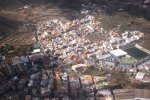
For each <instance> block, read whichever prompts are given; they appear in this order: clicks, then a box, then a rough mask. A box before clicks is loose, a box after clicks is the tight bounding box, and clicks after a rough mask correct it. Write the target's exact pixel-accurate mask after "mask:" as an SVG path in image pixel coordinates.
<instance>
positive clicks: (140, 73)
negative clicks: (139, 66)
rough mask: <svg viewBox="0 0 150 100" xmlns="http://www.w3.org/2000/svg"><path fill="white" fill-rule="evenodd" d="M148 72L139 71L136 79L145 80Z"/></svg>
mask: <svg viewBox="0 0 150 100" xmlns="http://www.w3.org/2000/svg"><path fill="white" fill-rule="evenodd" d="M145 75H146V73H144V72H138V73H137V74H136V76H135V79H136V80H143V78H144V77H145Z"/></svg>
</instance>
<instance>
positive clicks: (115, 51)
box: [110, 49, 127, 57]
mask: <svg viewBox="0 0 150 100" xmlns="http://www.w3.org/2000/svg"><path fill="white" fill-rule="evenodd" d="M110 54H112V55H114V56H116V57H120V56H124V55H127V53H126V52H125V51H123V50H121V49H116V50H113V51H110Z"/></svg>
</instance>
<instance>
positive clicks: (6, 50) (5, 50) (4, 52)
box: [0, 44, 14, 55]
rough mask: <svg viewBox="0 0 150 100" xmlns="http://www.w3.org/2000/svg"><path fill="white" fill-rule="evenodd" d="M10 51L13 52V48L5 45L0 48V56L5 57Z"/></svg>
mask: <svg viewBox="0 0 150 100" xmlns="http://www.w3.org/2000/svg"><path fill="white" fill-rule="evenodd" d="M10 51H14V46H12V45H9V44H5V45H4V46H2V47H0V54H1V55H7V54H9V52H10Z"/></svg>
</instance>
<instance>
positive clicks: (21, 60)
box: [12, 56, 29, 65]
mask: <svg viewBox="0 0 150 100" xmlns="http://www.w3.org/2000/svg"><path fill="white" fill-rule="evenodd" d="M27 62H29V59H28V57H27V56H21V57H14V58H12V64H13V65H16V64H22V63H27Z"/></svg>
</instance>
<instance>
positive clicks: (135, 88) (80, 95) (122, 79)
mask: <svg viewBox="0 0 150 100" xmlns="http://www.w3.org/2000/svg"><path fill="white" fill-rule="evenodd" d="M89 5H92V4H91V3H90V4H89ZM92 6H93V7H94V5H92ZM82 7H83V8H84V9H83V10H81V11H80V14H81V15H82V16H81V17H79V18H72V17H69V18H65V17H59V18H51V19H48V20H44V21H42V22H38V23H34V26H35V29H36V31H35V33H34V37H33V38H32V40H33V41H34V43H32V44H31V45H30V48H28V47H24V48H23V47H22V48H21V49H23V50H22V53H20V52H21V49H19V50H18V51H17V52H19V51H20V52H19V54H18V53H16V51H15V47H13V46H12V45H10V44H11V43H10V44H5V46H3V47H1V48H0V100H150V51H149V50H148V49H146V48H145V47H143V45H141V44H142V43H143V42H144V41H145V33H143V32H141V31H137V30H125V31H120V26H118V27H115V28H112V29H109V30H107V29H105V28H104V26H103V23H102V22H101V18H97V17H96V16H95V15H93V14H91V13H89V12H90V10H87V6H86V5H85V4H82ZM24 9H28V6H24Z"/></svg>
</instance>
